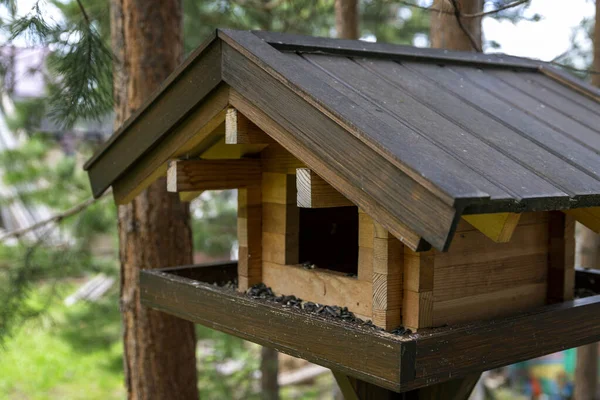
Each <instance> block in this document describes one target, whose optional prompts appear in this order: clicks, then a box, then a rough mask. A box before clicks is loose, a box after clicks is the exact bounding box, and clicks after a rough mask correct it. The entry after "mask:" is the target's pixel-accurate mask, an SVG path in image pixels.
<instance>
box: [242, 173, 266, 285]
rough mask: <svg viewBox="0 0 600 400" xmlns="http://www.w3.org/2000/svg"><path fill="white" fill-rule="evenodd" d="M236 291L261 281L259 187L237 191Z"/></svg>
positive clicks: (260, 207)
mask: <svg viewBox="0 0 600 400" xmlns="http://www.w3.org/2000/svg"><path fill="white" fill-rule="evenodd" d="M238 243H239V261H238V290H240V291H245V290H246V289H248V288H249V287H250V286H252V285H255V284H257V283H260V282H261V281H262V195H261V187H260V186H259V185H255V186H250V187H248V188H244V189H239V190H238Z"/></svg>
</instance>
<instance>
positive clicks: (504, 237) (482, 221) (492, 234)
mask: <svg viewBox="0 0 600 400" xmlns="http://www.w3.org/2000/svg"><path fill="white" fill-rule="evenodd" d="M462 217H463V219H464V220H465V221H467V222H468V223H470V224H471V225H473V227H475V228H477V230H479V231H480V232H481V233H483V234H484V235H485V236H487V237H489V238H490V239H492V240H493V241H494V242H496V243H507V242H509V241H510V238H511V237H512V235H513V233H514V231H515V228H516V227H517V225H518V224H519V218H521V214H515V213H497V214H473V215H463V216H462Z"/></svg>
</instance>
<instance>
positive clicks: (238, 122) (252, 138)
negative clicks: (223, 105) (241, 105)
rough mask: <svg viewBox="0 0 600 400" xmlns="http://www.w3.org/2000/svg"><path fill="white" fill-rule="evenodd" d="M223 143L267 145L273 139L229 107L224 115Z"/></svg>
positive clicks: (272, 141)
mask: <svg viewBox="0 0 600 400" xmlns="http://www.w3.org/2000/svg"><path fill="white" fill-rule="evenodd" d="M225 143H226V144H265V145H267V144H272V143H275V141H274V140H273V139H272V138H271V137H270V136H269V135H267V134H266V133H264V132H263V131H262V130H260V128H259V127H257V126H256V125H254V124H253V123H252V122H251V121H250V120H248V118H246V117H244V115H242V114H241V113H239V112H238V111H237V110H236V109H235V108H232V107H229V108H228V109H227V113H226V115H225Z"/></svg>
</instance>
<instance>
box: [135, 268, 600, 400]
mask: <svg viewBox="0 0 600 400" xmlns="http://www.w3.org/2000/svg"><path fill="white" fill-rule="evenodd" d="M306 272H311V271H306ZM178 275H180V276H177V275H175V274H172V273H168V269H167V270H164V271H163V270H145V271H142V272H141V274H140V287H141V290H140V296H141V301H142V304H143V305H145V306H147V307H152V308H154V309H158V310H160V311H163V312H167V313H170V314H173V315H175V316H178V317H180V318H184V319H187V320H190V321H194V322H196V323H200V324H203V325H205V326H208V327H211V328H214V329H217V330H220V331H223V332H226V333H229V334H233V335H235V336H238V337H241V338H243V339H246V340H250V341H252V342H255V343H258V344H260V345H264V346H269V347H274V348H277V349H278V350H279V351H281V352H283V353H286V354H290V355H293V356H295V357H301V358H304V359H307V360H309V361H312V362H315V363H317V364H320V365H323V366H325V367H327V368H331V369H334V370H336V371H339V372H340V373H344V374H349V375H352V376H354V377H356V378H358V379H361V380H365V381H368V382H370V383H373V384H375V385H378V386H381V387H385V388H388V389H391V390H394V391H407V390H412V389H417V388H420V387H424V386H430V385H433V384H437V383H441V382H445V381H449V380H451V379H455V378H460V377H466V376H469V375H471V374H474V373H478V372H481V371H482V370H488V369H492V368H498V367H501V366H505V365H509V364H513V363H515V362H519V361H523V360H528V359H531V358H535V357H540V356H542V355H546V354H551V353H554V352H557V351H561V350H564V349H568V348H572V347H578V346H582V345H585V344H588V343H593V342H596V341H598V340H600V330H598V324H600V296H593V297H587V298H584V299H577V300H570V301H566V302H562V303H557V304H552V305H545V306H541V307H537V308H535V309H532V310H531V311H527V312H524V313H520V314H518V315H513V316H510V317H506V318H496V319H491V320H482V321H477V322H473V323H467V324H460V325H452V326H448V327H441V328H435V329H432V330H428V331H427V332H426V333H425V334H420V333H418V332H417V333H414V334H411V335H405V336H395V335H391V334H388V333H382V332H379V331H376V330H372V329H365V328H364V327H361V326H358V325H355V324H352V323H346V322H342V321H339V320H337V319H333V318H332V319H330V318H325V317H322V316H316V315H314V314H310V313H307V312H305V311H303V310H297V309H293V308H284V307H282V306H281V305H280V304H277V303H274V302H265V301H264V300H261V299H252V298H250V297H249V296H246V295H243V294H240V293H235V292H234V291H232V290H230V289H228V288H220V287H218V286H213V285H212V283H213V282H215V280H212V279H210V280H205V279H204V278H202V277H201V275H202V273H201V272H199V273H194V274H184V273H183V271H179V273H178ZM191 275H193V276H195V277H196V279H197V280H191V279H188V278H185V277H184V276H191ZM204 282H207V283H204ZM216 282H227V279H226V278H225V279H223V278H219V279H217V280H216ZM314 338H319V340H314ZM499 347H501V349H502V351H498V348H499ZM349 349H351V352H350V353H349ZM442 361H443V362H442Z"/></svg>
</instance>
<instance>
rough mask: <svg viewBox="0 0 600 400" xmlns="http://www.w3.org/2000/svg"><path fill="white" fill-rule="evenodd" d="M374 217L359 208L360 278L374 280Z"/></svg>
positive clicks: (367, 280) (368, 280)
mask: <svg viewBox="0 0 600 400" xmlns="http://www.w3.org/2000/svg"><path fill="white" fill-rule="evenodd" d="M374 229H375V227H374V226H373V219H372V218H371V217H370V216H369V215H368V214H366V213H365V212H364V211H363V210H361V209H360V208H359V209H358V274H357V275H358V280H361V281H366V282H373V238H374V237H375V233H374Z"/></svg>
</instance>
